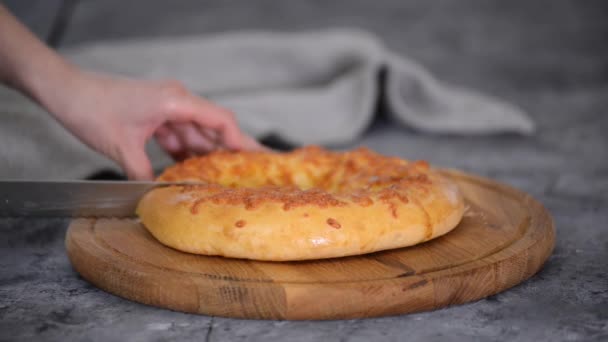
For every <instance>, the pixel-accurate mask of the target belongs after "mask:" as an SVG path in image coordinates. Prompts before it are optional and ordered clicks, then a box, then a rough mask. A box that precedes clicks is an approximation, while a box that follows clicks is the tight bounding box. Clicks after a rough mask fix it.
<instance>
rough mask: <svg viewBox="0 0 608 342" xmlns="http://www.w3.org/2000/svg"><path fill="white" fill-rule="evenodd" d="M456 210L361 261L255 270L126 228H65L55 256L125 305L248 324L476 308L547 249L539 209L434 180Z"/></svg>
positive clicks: (84, 222) (504, 191)
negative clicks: (437, 233) (435, 231)
mask: <svg viewBox="0 0 608 342" xmlns="http://www.w3.org/2000/svg"><path fill="white" fill-rule="evenodd" d="M444 173H445V174H447V175H448V176H449V177H451V178H453V179H454V180H455V181H456V182H457V183H458V184H459V186H460V188H461V190H462V192H463V193H464V195H465V198H466V200H467V205H468V209H467V212H466V214H465V217H464V218H463V220H462V222H461V223H460V224H459V226H458V227H456V229H455V230H453V231H452V232H450V233H448V234H447V235H445V236H443V237H440V238H437V239H435V240H432V241H429V242H426V243H424V244H421V245H417V246H413V247H408V248H401V249H395V250H390V251H384V252H377V253H373V254H368V255H361V256H353V257H345V258H336V259H326V260H313V261H298V262H260V261H251V260H241V259H229V258H223V257H208V256H199V255H193V254H188V253H183V252H179V251H177V250H174V249H171V248H169V247H165V246H164V245H162V244H160V243H159V242H158V241H156V240H155V239H154V238H153V237H152V236H151V235H150V234H149V233H148V232H147V231H146V230H145V228H144V227H142V225H141V224H140V223H139V222H138V221H137V220H128V219H76V220H74V221H73V222H72V223H71V224H70V227H69V229H68V233H67V236H66V247H67V251H68V255H69V258H70V260H71V262H72V264H73V266H74V268H75V269H76V271H78V273H80V274H81V275H82V276H83V277H84V278H85V279H87V280H88V281H90V282H91V283H93V284H95V285H96V286H98V287H100V288H101V289H104V290H106V291H108V292H111V293H113V294H116V295H118V296H121V297H124V298H127V299H130V300H134V301H137V302H141V303H145V304H149V305H154V306H159V307H164V308H169V309H173V310H177V311H185V312H191V313H201V314H207V315H217V316H226V317H239V318H256V319H343V318H356V317H373V316H382V315H393V314H401V313H409V312H415V311H423V310H431V309H436V308H440V307H443V306H446V305H451V304H460V303H465V302H469V301H473V300H477V299H480V298H483V297H486V296H489V295H492V294H495V293H497V292H500V291H503V290H505V289H507V288H510V287H512V286H514V285H516V284H518V283H520V282H522V281H523V280H525V279H527V278H529V277H530V276H532V275H533V274H534V273H536V272H537V271H538V270H539V269H540V268H541V266H542V265H543V263H544V262H545V260H546V259H547V258H548V257H549V255H550V254H551V252H552V250H553V246H554V244H555V229H554V227H553V222H552V219H551V217H550V216H549V214H548V213H547V211H546V210H545V208H544V207H543V206H542V205H541V204H540V203H538V202H537V201H536V200H534V199H533V198H532V197H530V196H529V195H527V194H525V193H522V192H520V191H518V190H515V189H513V188H510V187H508V186H505V185H502V184H498V183H496V182H493V181H491V180H487V179H483V178H480V177H475V176H471V175H467V174H463V173H460V172H456V171H444Z"/></svg>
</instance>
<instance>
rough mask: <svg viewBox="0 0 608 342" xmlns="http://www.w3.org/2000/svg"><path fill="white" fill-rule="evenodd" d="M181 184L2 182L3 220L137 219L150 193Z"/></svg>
mask: <svg viewBox="0 0 608 342" xmlns="http://www.w3.org/2000/svg"><path fill="white" fill-rule="evenodd" d="M180 184H191V183H165V182H132V181H29V180H0V217H134V216H135V208H136V207H137V203H138V201H139V199H140V198H141V197H142V196H143V195H144V194H145V193H146V192H148V191H150V190H151V189H154V188H157V187H163V186H169V185H180Z"/></svg>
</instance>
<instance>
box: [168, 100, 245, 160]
mask: <svg viewBox="0 0 608 342" xmlns="http://www.w3.org/2000/svg"><path fill="white" fill-rule="evenodd" d="M170 110H173V111H175V112H178V113H174V114H175V115H176V116H175V118H179V119H178V120H179V121H181V122H184V121H191V122H194V123H196V124H197V125H198V126H199V127H200V128H201V129H202V132H207V133H202V134H203V135H207V136H208V140H209V138H211V137H209V132H215V133H214V134H217V135H218V139H217V140H218V142H219V144H221V145H223V147H226V148H228V149H231V150H241V149H247V146H250V145H254V144H252V143H251V141H248V140H247V136H246V135H245V134H243V133H242V132H241V130H240V129H239V126H238V124H237V122H236V119H235V117H234V114H233V113H232V112H230V111H229V110H227V109H224V108H221V107H219V106H217V105H215V104H213V103H211V102H209V101H206V100H204V99H202V98H199V97H197V96H194V95H189V96H187V97H185V98H184V101H182V102H180V104H176V103H175V102H173V103H172V105H171V108H170Z"/></svg>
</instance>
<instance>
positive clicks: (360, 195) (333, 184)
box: [137, 147, 464, 261]
mask: <svg viewBox="0 0 608 342" xmlns="http://www.w3.org/2000/svg"><path fill="white" fill-rule="evenodd" d="M158 180H159V181H193V182H199V183H197V184H192V185H180V186H167V187H161V188H156V189H154V190H152V191H150V192H148V193H147V194H146V195H145V196H144V197H143V198H142V199H141V201H140V203H139V205H138V208H137V213H138V215H139V217H140V219H141V222H142V223H143V224H144V226H145V227H146V228H147V229H148V230H149V231H150V233H151V234H152V235H153V236H154V237H156V239H158V240H159V241H160V242H161V243H163V244H165V245H167V246H170V247H173V248H175V249H178V250H181V251H185V252H189V253H196V254H204V255H221V256H226V257H234V258H245V259H255V260H268V261H287V260H305V259H321V258H333V257H341V256H347V255H356V254H364V253H371V252H375V251H380V250H385V249H391V248H399V247H405V246H411V245H415V244H418V243H421V242H424V241H428V240H430V239H433V238H436V237H438V236H441V235H443V234H445V233H447V232H449V231H450V230H452V229H453V228H454V227H456V225H457V224H458V223H459V221H460V220H461V218H462V215H463V212H464V201H463V197H462V195H461V193H460V192H459V190H458V187H457V186H456V184H454V183H453V182H452V181H450V180H449V179H447V178H445V177H443V176H442V175H441V174H439V173H438V172H436V171H435V170H433V169H432V168H430V167H429V165H428V163H427V162H424V161H416V162H409V161H406V160H403V159H399V158H395V157H386V156H382V155H379V154H377V153H374V152H372V151H370V150H368V149H365V148H361V149H357V150H353V151H349V152H330V151H327V150H324V149H322V148H320V147H305V148H301V149H298V150H295V151H293V152H289V153H279V152H228V151H220V152H214V153H211V154H208V155H205V156H201V157H195V158H191V159H188V160H186V161H184V162H182V163H179V164H177V165H175V166H172V167H170V168H168V169H167V170H166V171H165V172H164V173H163V174H162V175H161V176H160V177H159V178H158Z"/></svg>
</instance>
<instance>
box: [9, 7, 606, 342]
mask: <svg viewBox="0 0 608 342" xmlns="http://www.w3.org/2000/svg"><path fill="white" fill-rule="evenodd" d="M5 3H6V4H8V6H9V7H10V8H11V9H12V10H14V11H15V13H17V14H18V16H19V17H20V18H22V20H23V21H24V22H26V23H27V24H28V26H30V27H31V28H32V29H33V30H34V31H35V32H36V33H37V34H38V35H39V36H40V37H41V38H43V39H45V40H46V41H48V42H49V43H51V44H52V45H54V46H70V45H76V44H78V43H82V42H87V41H92V40H102V39H103V40H105V39H123V38H134V37H151V36H180V35H184V34H203V33H212V32H222V31H232V30H244V29H250V28H255V29H274V30H287V31H296V30H300V29H310V28H319V27H335V26H350V27H360V28H364V29H368V30H371V31H373V32H375V33H376V34H378V35H379V36H380V37H381V38H382V39H383V40H385V42H386V44H387V45H388V46H389V47H390V48H392V49H393V50H395V51H397V52H399V53H402V54H404V55H407V56H409V57H412V58H414V59H415V60H417V61H418V62H420V63H421V64H423V65H424V66H426V67H427V68H429V69H430V70H431V71H432V72H433V73H434V74H435V75H436V76H437V77H438V78H440V79H443V80H446V81H449V82H451V83H454V84H458V85H463V86H467V87H471V88H474V89H479V90H482V91H484V92H486V93H489V94H492V95H495V96H498V97H501V98H503V99H505V100H508V101H511V102H513V103H515V104H517V105H519V106H521V107H522V108H524V109H525V110H526V111H527V112H528V113H529V114H530V116H531V117H533V119H534V120H535V122H536V123H537V125H538V132H537V134H536V135H535V136H532V137H521V136H516V135H499V136H481V137H459V136H446V135H443V136H437V135H425V134H420V133H417V132H414V131H411V130H408V129H406V128H404V127H399V126H395V125H394V124H391V123H388V122H386V121H385V120H384V119H383V118H382V115H381V111H380V115H379V118H378V120H377V121H376V123H375V124H374V125H373V127H372V128H371V129H370V130H369V131H368V132H367V133H366V134H365V136H364V137H362V139H361V140H360V141H358V142H357V143H356V144H355V145H367V146H369V147H371V148H373V149H376V150H378V151H379V152H382V153H387V154H394V155H400V156H403V157H407V158H412V159H416V158H424V159H428V160H430V161H431V162H432V163H435V164H438V165H442V166H448V167H454V168H460V169H464V170H466V171H470V172H474V173H477V174H481V175H485V176H489V177H493V178H495V179H498V180H500V181H503V182H505V183H508V184H511V185H513V186H515V187H518V188H520V189H522V190H524V191H526V192H529V193H531V194H532V195H534V196H535V197H536V198H538V199H539V200H540V201H541V202H542V203H544V204H545V206H546V207H547V208H548V209H549V210H550V212H551V213H552V215H553V217H554V219H555V222H556V228H557V246H556V249H555V252H554V254H553V255H552V256H551V258H550V259H549V261H548V262H547V264H546V265H545V267H544V269H543V270H542V271H541V272H540V273H539V274H537V275H536V276H535V277H533V278H532V279H531V280H529V281H527V282H525V283H523V284H521V285H519V286H517V287H515V288H513V289H511V290H508V291H506V292H504V293H501V294H498V295H496V296H492V297H490V298H487V299H484V300H480V301H477V302H474V303H471V304H466V305H461V306H456V307H450V308H447V309H443V310H439V311H435V312H427V313H420V314H413V315H405V316H397V317H387V318H377V319H364V320H348V321H330V322H275V321H247V320H233V319H225V318H217V317H215V318H212V317H206V316H195V315H187V314H182V313H176V312H171V311H168V310H161V309H156V308H151V307H147V306H143V305H139V304H136V303H132V302H128V301H125V300H123V299H120V298H117V297H114V296H112V295H109V294H107V293H104V292H102V291H100V290H97V289H96V288H94V287H92V286H90V285H89V284H87V283H86V282H85V281H83V280H82V279H81V278H79V277H78V275H77V274H75V273H74V271H73V270H72V269H71V267H70V265H69V262H68V260H67V258H66V256H65V251H64V247H63V238H64V235H65V228H66V226H67V223H68V222H67V221H66V220H60V219H52V220H48V219H47V220H43V219H38V220H35V219H0V234H1V235H0V236H1V237H2V238H0V339H6V340H34V339H35V340H65V339H69V340H117V339H118V340H123V339H124V340H134V341H137V340H142V341H143V340H146V341H148V340H163V339H172V338H176V337H179V338H180V339H182V340H189V339H192V340H201V339H207V340H211V341H217V340H246V341H255V340H264V341H266V340H275V339H278V340H290V341H317V340H328V341H370V340H382V339H386V340H403V339H413V340H417V339H423V338H424V339H428V340H444V339H459V340H460V339H462V338H466V339H475V340H515V341H518V340H521V341H529V340H537V341H556V340H566V341H571V340H585V341H589V340H598V341H599V340H606V339H608V277H607V275H606V272H607V271H608V232H607V228H606V226H607V225H608V211H607V210H606V204H607V203H608V161H607V156H608V153H607V152H606V147H608V134H607V133H606V130H607V129H608V109H607V108H608V4H607V3H606V2H604V1H562V0H559V1H548V0H547V1H499V0H493V1H484V0H479V1H473V0H466V1H447V0H445V1H424V0H417V1H411V0H410V1H401V0H382V1H379V0H377V1H364V0H359V1H352V0H341V1H321V0H317V1H315V0H306V1H278V0H275V1H270V0H266V1H262V0H255V1H254V0H250V1H225V0H214V1H195V0H191V1H174V2H169V1H144V0H139V1H128V2H126V1H118V0H111V1H110V0H106V1H61V0H50V1H45V0H37V1H20V0H11V1H5ZM0 106H1V104H0ZM353 146H354V145H353ZM353 146H350V145H349V146H341V148H350V147H353Z"/></svg>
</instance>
